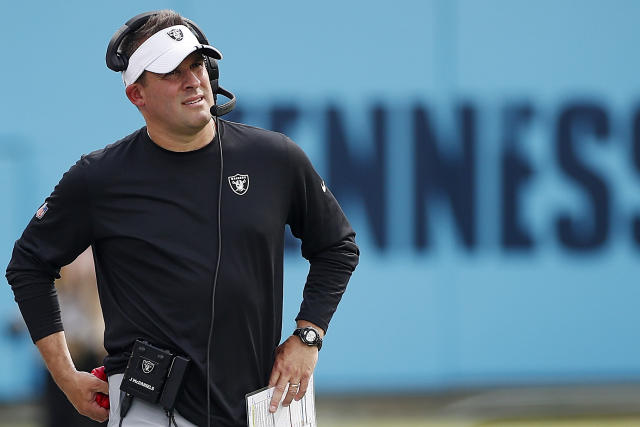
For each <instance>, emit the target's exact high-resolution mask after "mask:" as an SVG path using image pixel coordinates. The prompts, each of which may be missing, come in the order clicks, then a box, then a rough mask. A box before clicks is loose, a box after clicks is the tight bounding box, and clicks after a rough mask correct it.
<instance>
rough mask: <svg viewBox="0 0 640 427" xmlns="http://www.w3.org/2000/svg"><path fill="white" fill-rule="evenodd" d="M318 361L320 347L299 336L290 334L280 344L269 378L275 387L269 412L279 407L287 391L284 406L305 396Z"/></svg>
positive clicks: (270, 384) (271, 385)
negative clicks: (303, 340)
mask: <svg viewBox="0 0 640 427" xmlns="http://www.w3.org/2000/svg"><path fill="white" fill-rule="evenodd" d="M317 362H318V347H316V346H308V345H306V344H304V343H303V342H302V341H301V340H300V338H299V337H297V336H293V335H292V336H290V337H289V338H288V339H287V340H286V341H285V342H283V343H282V344H280V345H279V346H278V348H277V349H276V360H275V362H274V363H273V369H272V370H271V377H270V378H269V387H275V391H274V393H273V397H272V398H271V405H270V407H269V412H275V411H276V409H278V403H279V402H280V399H281V398H282V395H283V394H285V391H286V395H285V398H284V400H283V401H282V406H289V404H290V403H291V401H292V400H293V399H295V400H300V399H302V398H303V397H304V394H305V393H306V392H307V387H308V385H309V379H310V378H311V374H313V370H314V369H315V367H316V363H317Z"/></svg>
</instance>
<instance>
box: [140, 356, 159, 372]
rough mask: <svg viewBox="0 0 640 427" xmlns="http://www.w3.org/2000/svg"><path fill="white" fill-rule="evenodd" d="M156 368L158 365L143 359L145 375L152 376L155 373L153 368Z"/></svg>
mask: <svg viewBox="0 0 640 427" xmlns="http://www.w3.org/2000/svg"><path fill="white" fill-rule="evenodd" d="M155 367H156V364H155V363H153V362H152V361H150V360H146V359H143V360H142V372H144V373H145V374H150V373H151V371H153V368H155Z"/></svg>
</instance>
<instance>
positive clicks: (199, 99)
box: [183, 96, 204, 105]
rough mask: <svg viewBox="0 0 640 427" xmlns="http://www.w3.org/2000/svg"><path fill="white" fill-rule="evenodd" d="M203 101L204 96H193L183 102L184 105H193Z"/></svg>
mask: <svg viewBox="0 0 640 427" xmlns="http://www.w3.org/2000/svg"><path fill="white" fill-rule="evenodd" d="M203 101H204V96H194V97H193V98H189V99H187V100H186V101H184V102H183V104H184V105H194V104H198V103H200V102H203Z"/></svg>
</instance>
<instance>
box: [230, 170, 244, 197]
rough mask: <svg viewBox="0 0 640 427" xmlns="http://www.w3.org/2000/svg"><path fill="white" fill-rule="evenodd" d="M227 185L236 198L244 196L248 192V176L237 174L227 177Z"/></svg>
mask: <svg viewBox="0 0 640 427" xmlns="http://www.w3.org/2000/svg"><path fill="white" fill-rule="evenodd" d="M229 185H230V186H231V189H232V190H233V192H234V193H236V194H237V195H238V196H242V195H244V194H245V193H246V192H247V190H249V175H240V174H239V173H237V174H235V175H233V176H230V177H229Z"/></svg>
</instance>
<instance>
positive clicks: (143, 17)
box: [106, 11, 236, 426]
mask: <svg viewBox="0 0 640 427" xmlns="http://www.w3.org/2000/svg"><path fill="white" fill-rule="evenodd" d="M157 13H158V12H157V11H152V12H144V13H141V14H139V15H136V16H134V17H133V18H131V19H129V20H128V21H127V22H126V23H125V24H124V25H123V26H122V27H120V28H119V29H118V31H116V32H115V34H114V35H113V37H111V40H110V41H109V46H108V47H107V56H106V61H107V67H109V69H111V70H113V71H125V70H126V69H127V66H128V65H129V58H128V57H127V56H126V55H124V53H123V52H122V50H121V49H120V45H121V44H122V41H123V40H124V38H125V37H126V36H127V35H128V34H130V33H132V32H134V31H135V30H137V29H138V28H140V27H142V26H143V25H144V24H145V22H147V21H148V20H149V18H151V17H152V16H154V15H156V14H157ZM182 19H184V21H185V22H186V23H187V25H188V27H189V28H190V29H191V31H192V32H193V34H194V35H195V36H196V38H197V39H198V41H199V42H200V43H201V44H209V41H208V40H207V38H206V37H205V35H204V33H203V32H202V30H201V29H200V28H199V27H198V26H197V25H196V23H195V22H193V21H191V20H190V19H187V18H184V17H183V18H182ZM204 63H205V67H206V68H207V72H208V73H209V80H210V82H211V90H212V92H213V101H214V103H213V107H211V115H212V116H213V119H214V122H215V127H216V136H215V138H216V139H217V142H218V149H219V156H220V157H219V158H220V175H219V180H218V212H217V214H218V215H217V226H218V247H217V249H218V253H217V259H216V268H215V273H214V276H213V280H212V292H211V322H210V325H209V335H208V341H207V426H210V423H211V413H212V410H211V396H210V393H211V384H210V381H211V372H210V370H211V360H210V358H211V345H212V344H213V342H212V336H213V326H214V318H215V298H216V287H217V284H218V272H219V271H220V258H221V253H222V225H221V214H222V212H221V205H222V181H223V177H224V157H223V152H222V138H221V136H220V133H221V129H220V125H219V121H218V117H219V116H223V115H225V114H227V113H229V112H230V111H231V110H233V108H234V107H235V106H236V97H235V95H234V94H233V93H231V92H229V91H228V90H226V89H224V88H223V87H221V86H220V85H219V84H218V78H219V76H220V73H219V70H218V61H216V60H215V58H211V57H209V56H206V55H204ZM217 94H221V95H223V96H225V97H227V98H229V101H228V102H226V103H224V104H222V105H220V106H219V105H218V103H217ZM125 413H126V412H125ZM123 418H124V416H123V415H121V417H120V423H122V419H123ZM172 421H173V424H174V426H175V419H173V416H171V418H170V419H169V423H170V424H171V422H172Z"/></svg>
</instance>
